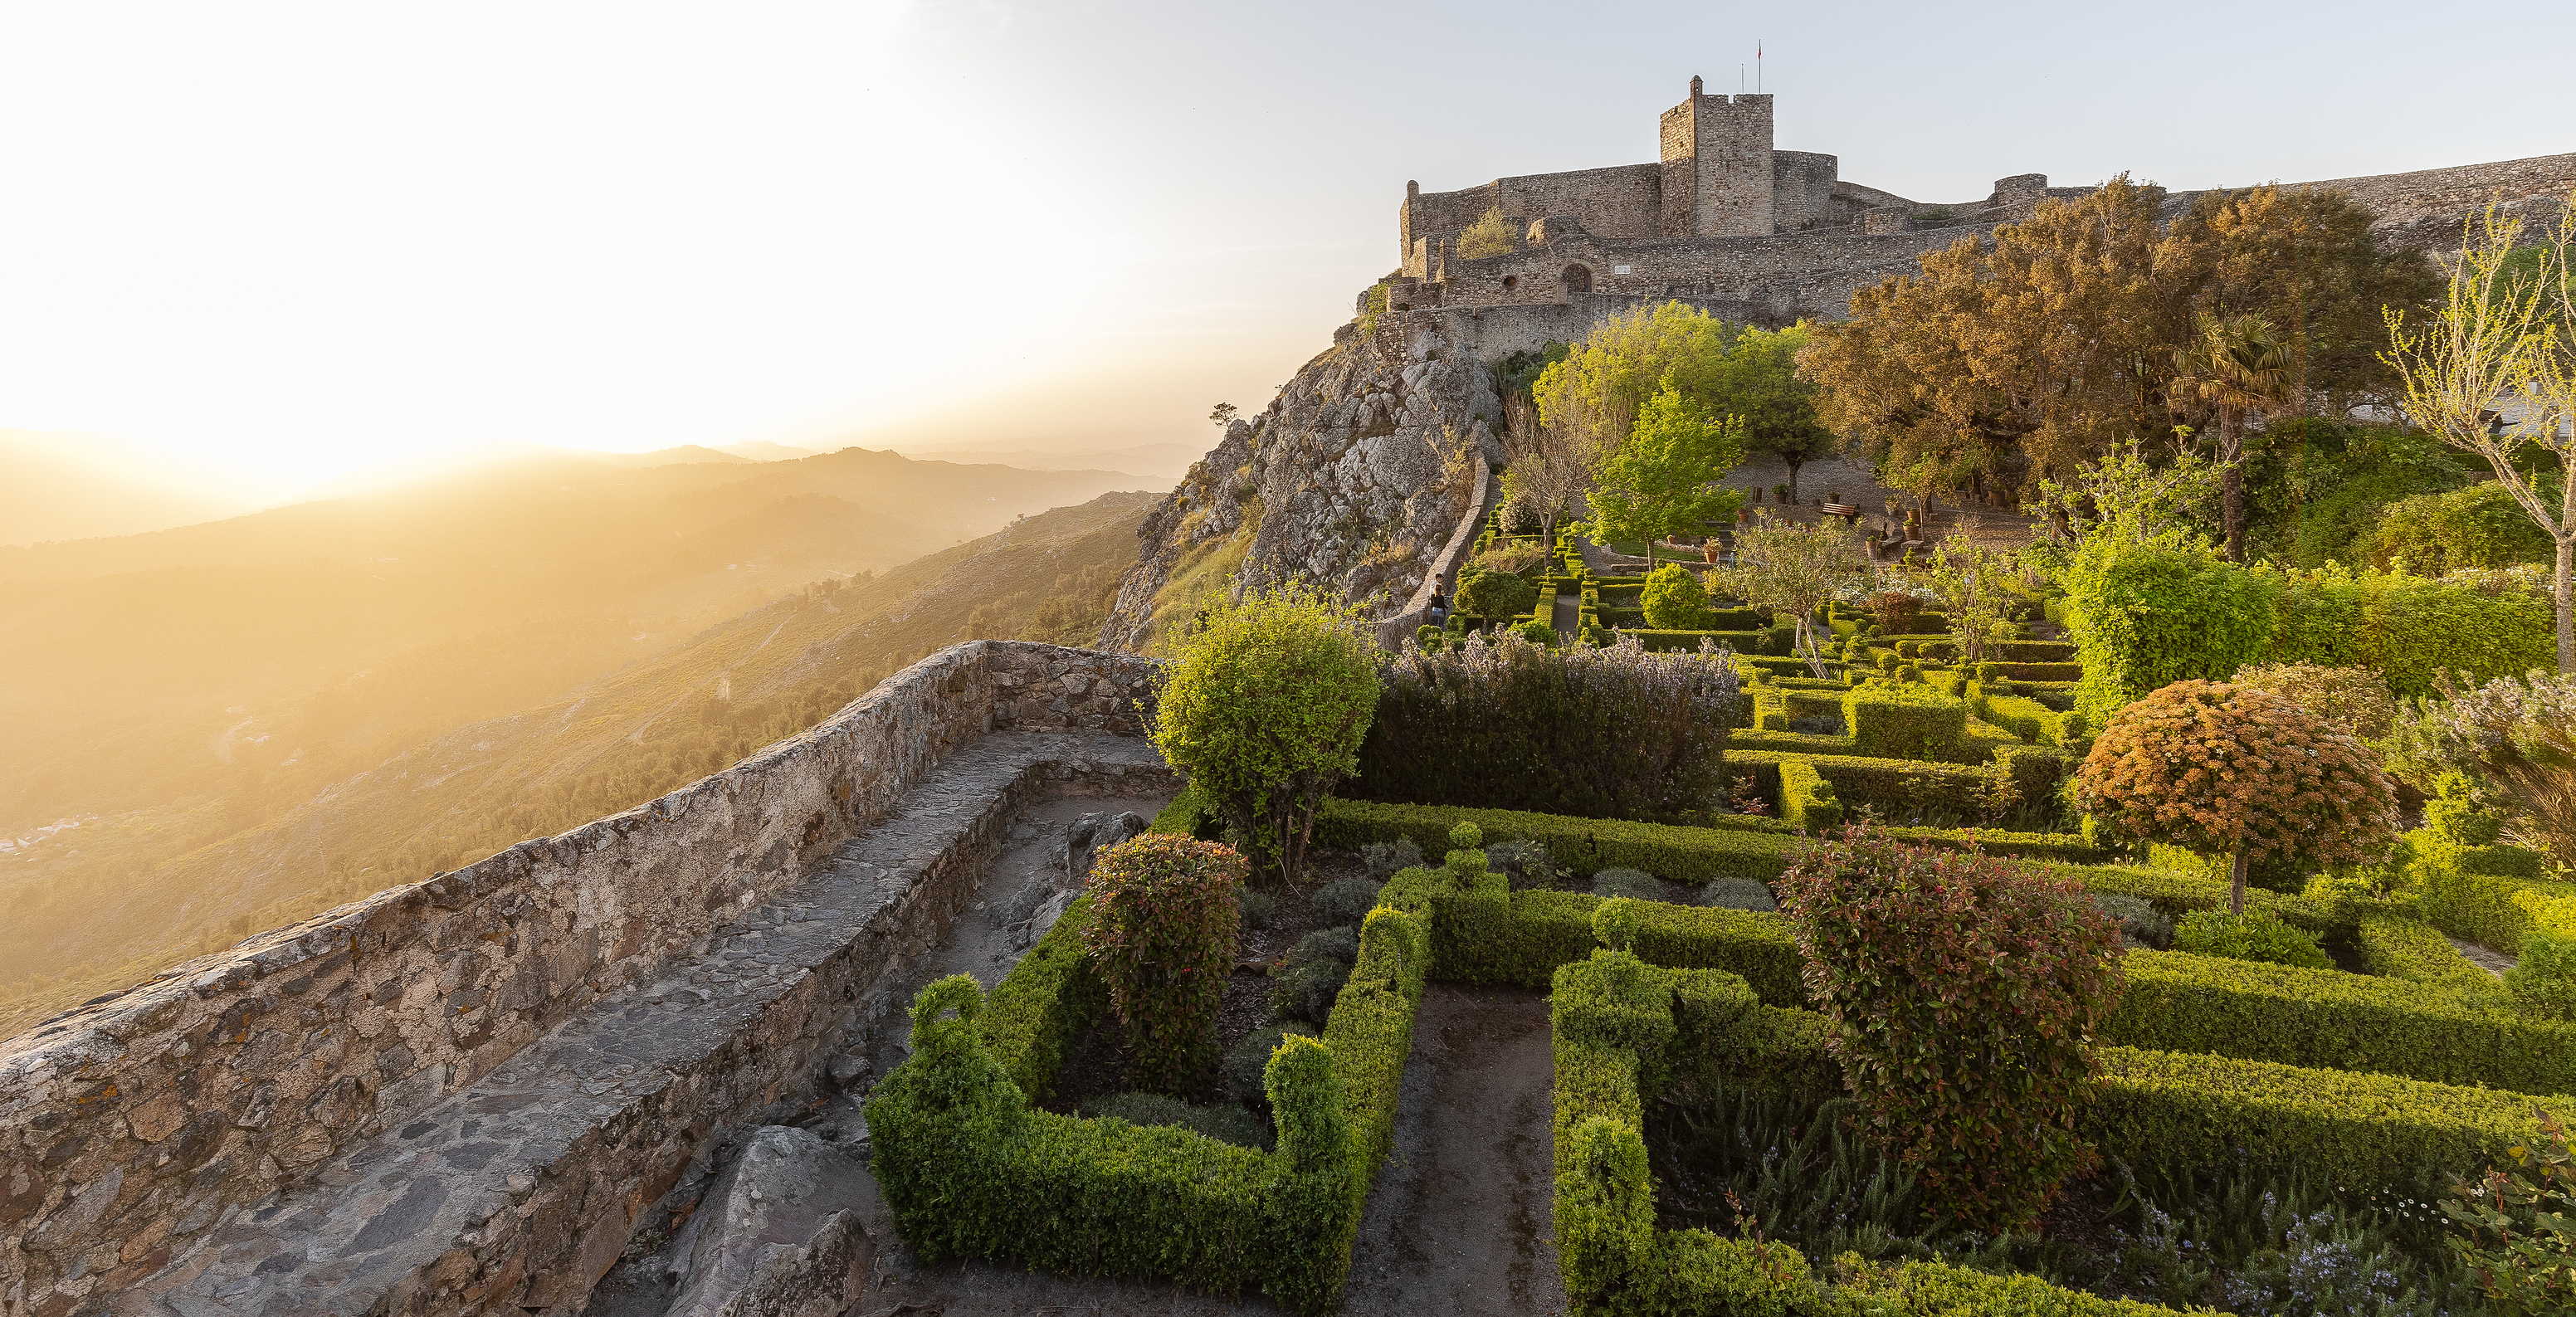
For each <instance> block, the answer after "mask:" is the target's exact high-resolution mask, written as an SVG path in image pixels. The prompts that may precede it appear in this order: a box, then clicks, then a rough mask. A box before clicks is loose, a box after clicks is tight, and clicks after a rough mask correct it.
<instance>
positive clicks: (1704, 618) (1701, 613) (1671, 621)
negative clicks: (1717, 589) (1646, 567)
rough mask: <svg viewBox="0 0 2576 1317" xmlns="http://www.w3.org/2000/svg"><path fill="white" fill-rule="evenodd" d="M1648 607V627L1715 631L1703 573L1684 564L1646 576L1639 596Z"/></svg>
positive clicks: (1659, 569)
mask: <svg viewBox="0 0 2576 1317" xmlns="http://www.w3.org/2000/svg"><path fill="white" fill-rule="evenodd" d="M1638 598H1639V600H1640V602H1642V603H1643V604H1644V605H1645V612H1646V625H1648V626H1650V627H1654V628H1656V629H1657V630H1662V631H1704V630H1709V629H1711V628H1713V627H1715V626H1716V625H1717V624H1716V622H1715V621H1713V620H1712V610H1711V609H1710V608H1709V606H1708V591H1707V590H1706V589H1705V588H1703V587H1702V586H1701V585H1700V580H1699V573H1697V572H1694V571H1692V570H1691V569H1689V568H1688V567H1684V566H1682V565H1681V564H1680V563H1677V562H1673V563H1666V564H1664V565H1663V566H1661V567H1658V568H1656V569H1655V570H1654V571H1652V572H1649V573H1647V575H1646V588H1645V590H1644V591H1643V592H1641V593H1640V594H1639V596H1638Z"/></svg>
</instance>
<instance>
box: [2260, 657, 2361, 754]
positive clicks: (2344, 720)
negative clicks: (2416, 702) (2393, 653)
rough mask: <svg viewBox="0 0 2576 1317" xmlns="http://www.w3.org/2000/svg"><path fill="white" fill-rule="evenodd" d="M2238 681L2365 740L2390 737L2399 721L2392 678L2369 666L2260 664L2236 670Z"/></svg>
mask: <svg viewBox="0 0 2576 1317" xmlns="http://www.w3.org/2000/svg"><path fill="white" fill-rule="evenodd" d="M2235 682H2236V684H2237V685H2239V686H2252V687H2254V688H2255V689H2257V690H2267V691H2271V692H2273V693H2275V694H2279V695H2286V696H2288V697H2289V698H2290V700H2291V701H2292V702H2294V703H2296V704H2297V705H2298V706H2299V707H2300V708H2302V709H2305V710H2307V711H2308V712H2310V713H2312V714H2315V715H2316V716H2317V717H2319V718H2322V719H2324V720H2325V721H2327V722H2329V723H2332V724H2334V725H2335V726H2337V727H2340V728H2342V729H2343V730H2345V731H2347V732H2350V733H2352V735H2353V736H2355V737H2356V738H2359V739H2361V740H2365V741H2376V740H2378V739H2380V738H2381V737H2384V736H2386V735H2388V732H2389V729H2390V728H2391V727H2393V726H2395V724H2396V722H2397V697H2396V696H2393V695H2391V694H2389V693H2388V679H2387V678H2385V677H2382V676H2380V675H2379V674H2378V673H2377V672H2374V671H2372V670H2371V669H2369V668H2321V667H2318V666H2317V665H2316V664H2314V663H2257V664H2254V665H2253V666H2251V667H2244V668H2239V669H2237V671H2236V677H2235Z"/></svg>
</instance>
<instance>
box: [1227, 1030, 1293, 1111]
mask: <svg viewBox="0 0 2576 1317" xmlns="http://www.w3.org/2000/svg"><path fill="white" fill-rule="evenodd" d="M1291 1036H1294V1037H1299V1038H1309V1037H1313V1036H1314V1035H1313V1031H1312V1030H1309V1029H1308V1028H1307V1027H1306V1026H1304V1025H1302V1024H1274V1025H1270V1026H1268V1027H1266V1028H1261V1029H1255V1030H1253V1031H1252V1032H1251V1033H1248V1034H1245V1035H1244V1036H1243V1039H1242V1041H1240V1042H1237V1043H1236V1044H1235V1045H1234V1046H1232V1047H1229V1048H1227V1049H1225V1096H1226V1100H1228V1101H1230V1102H1245V1103H1252V1104H1255V1105H1258V1104H1259V1103H1260V1102H1261V1101H1262V1100H1263V1099H1264V1096H1265V1095H1264V1094H1263V1092H1262V1090H1261V1076H1262V1073H1263V1072H1264V1071H1266V1070H1268V1069H1269V1068H1270V1054H1271V1053H1272V1052H1275V1051H1278V1050H1279V1044H1281V1043H1282V1042H1285V1041H1287V1040H1288V1039H1289V1038H1290V1037H1291Z"/></svg>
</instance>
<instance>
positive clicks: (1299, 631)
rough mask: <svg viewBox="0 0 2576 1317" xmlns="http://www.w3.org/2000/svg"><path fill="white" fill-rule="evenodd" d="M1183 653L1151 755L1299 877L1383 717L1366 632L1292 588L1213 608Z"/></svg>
mask: <svg viewBox="0 0 2576 1317" xmlns="http://www.w3.org/2000/svg"><path fill="white" fill-rule="evenodd" d="M1506 579H1509V580H1519V579H1520V578H1519V577H1516V576H1507V577H1506ZM1523 584H1524V585H1526V584H1527V582H1523ZM1178 648H1179V651H1180V652H1179V655H1178V657H1176V658H1175V659H1174V660H1173V663H1172V667H1171V672H1170V674H1169V676H1168V677H1167V678H1166V679H1165V681H1164V683H1163V689H1162V691H1161V693H1160V697H1159V701H1158V706H1157V708H1156V711H1155V715H1154V726H1153V729H1152V732H1151V733H1150V735H1151V738H1152V740H1153V742H1154V748H1155V749H1157V750H1160V751H1162V752H1163V759H1164V762H1166V763H1169V764H1170V765H1171V766H1172V767H1174V768H1177V769H1179V770H1180V771H1181V774H1182V776H1184V777H1186V778H1188V779H1189V783H1190V786H1191V787H1192V788H1193V789H1194V790H1196V791H1197V792H1198V793H1199V795H1200V797H1201V798H1202V799H1205V800H1207V801H1208V802H1209V803H1211V804H1213V805H1214V806H1215V807H1216V809H1217V812H1218V813H1219V814H1220V815H1222V816H1223V817H1224V819H1225V821H1226V823H1227V824H1228V825H1229V826H1231V827H1232V828H1233V829H1234V834H1235V836H1236V837H1237V838H1238V839H1239V840H1240V841H1241V842H1242V843H1243V845H1244V846H1245V848H1246V849H1247V850H1249V851H1250V852H1251V855H1250V858H1251V859H1253V860H1254V861H1256V862H1257V863H1259V864H1260V865H1261V867H1262V869H1263V870H1264V872H1265V873H1266V874H1269V875H1272V876H1276V877H1278V878H1280V879H1282V880H1286V881H1293V880H1294V879H1295V878H1296V876H1297V874H1298V871H1299V870H1300V868H1302V867H1303V865H1304V862H1305V855H1306V842H1307V838H1308V835H1309V834H1310V832H1311V831H1312V829H1313V827H1314V822H1315V811H1316V810H1317V809H1319V808H1321V807H1322V805H1323V802H1324V797H1325V795H1326V794H1327V793H1329V792H1330V791H1331V790H1332V789H1333V785H1334V784H1335V783H1336V782H1339V781H1340V780H1341V779H1342V778H1344V777H1346V776H1348V775H1349V774H1351V773H1353V772H1356V771H1357V770H1358V768H1359V751H1360V742H1361V740H1362V739H1363V738H1364V737H1366V736H1367V735H1368V729H1369V721H1370V719H1372V718H1374V717H1375V716H1376V713H1377V695H1378V676H1377V665H1376V662H1375V660H1374V657H1373V656H1374V654H1375V652H1376V646H1375V645H1374V644H1373V643H1371V641H1370V639H1369V636H1368V634H1367V631H1366V624H1365V623H1364V622H1362V621H1361V620H1360V618H1359V616H1358V614H1357V613H1356V612H1355V611H1353V610H1351V609H1348V608H1343V607H1340V606H1338V605H1336V604H1334V603H1332V602H1331V601H1330V600H1328V599H1326V598H1325V597H1324V595H1323V594H1322V593H1321V592H1320V591H1317V590H1314V589H1312V588H1310V587H1307V586H1303V585H1295V584H1292V585H1287V586H1283V587H1280V588H1278V589H1275V590H1268V591H1262V592H1259V593H1253V594H1248V595H1246V596H1245V598H1244V599H1243V601H1242V602H1241V603H1237V604H1226V605H1221V606H1219V607H1217V608H1214V609H1211V610H1209V611H1208V612H1207V613H1206V614H1204V615H1203V616H1202V617H1201V619H1200V620H1199V622H1198V624H1197V625H1196V626H1195V627H1194V628H1192V629H1191V630H1190V631H1189V632H1188V633H1187V634H1185V635H1183V636H1182V637H1181V638H1180V641H1179V646H1178Z"/></svg>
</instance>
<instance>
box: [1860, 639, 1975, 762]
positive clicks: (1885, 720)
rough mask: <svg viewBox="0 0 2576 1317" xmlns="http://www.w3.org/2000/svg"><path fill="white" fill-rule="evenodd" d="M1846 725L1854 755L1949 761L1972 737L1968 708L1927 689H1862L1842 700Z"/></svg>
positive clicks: (1894, 686) (1891, 686)
mask: <svg viewBox="0 0 2576 1317" xmlns="http://www.w3.org/2000/svg"><path fill="white" fill-rule="evenodd" d="M1885 657H1886V658H1888V659H1889V660H1893V659H1894V658H1895V657H1896V656H1895V655H1893V654H1887V655H1885ZM1890 666H1891V667H1892V666H1893V665H1892V663H1891V665H1890ZM1843 726H1845V727H1848V728H1850V729H1851V731H1850V735H1851V738H1852V749H1851V752H1852V753H1853V754H1855V755H1861V756H1865V757H1867V758H1872V759H1929V760H1951V759H1956V758H1958V757H1959V739H1960V738H1961V737H1963V736H1965V735H1967V732H1968V706H1967V704H1966V702H1965V701H1961V700H1954V699H1952V698H1950V697H1949V696H1947V695H1944V694H1942V693H1940V692H1939V691H1936V690H1934V689H1932V688H1931V687H1929V686H1921V685H1897V684H1878V685H1870V686H1862V687H1856V688H1854V689H1853V690H1852V691H1851V693H1850V694H1847V695H1845V696H1843Z"/></svg>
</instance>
